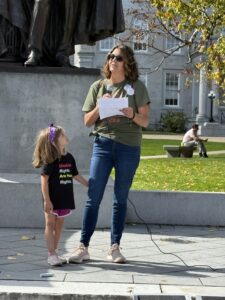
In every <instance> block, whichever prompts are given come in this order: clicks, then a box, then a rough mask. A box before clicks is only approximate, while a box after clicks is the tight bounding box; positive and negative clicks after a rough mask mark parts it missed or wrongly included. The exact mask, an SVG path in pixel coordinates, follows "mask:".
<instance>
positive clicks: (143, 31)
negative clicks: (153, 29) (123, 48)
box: [133, 19, 148, 52]
mask: <svg viewBox="0 0 225 300" xmlns="http://www.w3.org/2000/svg"><path fill="white" fill-rule="evenodd" d="M133 43H134V51H138V52H139V51H141V52H146V51H147V50H148V24H147V23H146V22H145V21H143V20H139V19H136V20H135V21H134V23H133Z"/></svg>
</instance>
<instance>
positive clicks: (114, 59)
mask: <svg viewBox="0 0 225 300" xmlns="http://www.w3.org/2000/svg"><path fill="white" fill-rule="evenodd" d="M108 63H109V70H110V71H111V72H112V73H122V74H124V58H123V55H122V53H121V51H120V49H118V48H116V49H114V50H113V52H112V53H110V54H109V56H108Z"/></svg>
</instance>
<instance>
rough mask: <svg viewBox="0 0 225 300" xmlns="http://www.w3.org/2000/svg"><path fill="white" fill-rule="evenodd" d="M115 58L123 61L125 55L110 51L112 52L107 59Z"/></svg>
mask: <svg viewBox="0 0 225 300" xmlns="http://www.w3.org/2000/svg"><path fill="white" fill-rule="evenodd" d="M114 58H115V59H116V61H118V62H122V61H123V57H122V56H120V55H114V54H112V53H110V54H108V56H107V59H108V60H110V59H111V60H114Z"/></svg>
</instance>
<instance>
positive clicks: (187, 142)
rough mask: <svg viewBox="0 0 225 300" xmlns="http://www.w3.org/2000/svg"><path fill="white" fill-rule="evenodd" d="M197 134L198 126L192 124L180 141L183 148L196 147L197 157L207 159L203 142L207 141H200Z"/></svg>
mask: <svg viewBox="0 0 225 300" xmlns="http://www.w3.org/2000/svg"><path fill="white" fill-rule="evenodd" d="M197 132H198V124H193V125H192V128H191V129H189V130H188V131H187V132H186V133H185V135H184V137H183V140H182V144H183V145H184V146H195V145H198V149H199V156H200V157H208V155H207V153H206V147H205V144H204V142H207V141H208V139H202V138H200V137H199V136H198V134H197Z"/></svg>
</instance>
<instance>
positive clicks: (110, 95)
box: [102, 93, 112, 98]
mask: <svg viewBox="0 0 225 300" xmlns="http://www.w3.org/2000/svg"><path fill="white" fill-rule="evenodd" d="M102 98H112V94H110V93H106V94H104V95H102Z"/></svg>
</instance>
